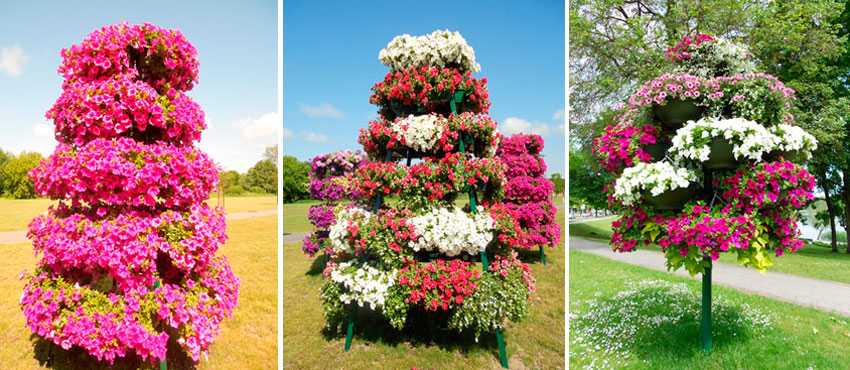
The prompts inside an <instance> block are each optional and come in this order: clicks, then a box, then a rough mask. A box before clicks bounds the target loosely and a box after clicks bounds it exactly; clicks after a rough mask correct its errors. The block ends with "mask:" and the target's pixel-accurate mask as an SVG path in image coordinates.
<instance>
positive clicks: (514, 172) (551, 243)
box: [496, 134, 561, 264]
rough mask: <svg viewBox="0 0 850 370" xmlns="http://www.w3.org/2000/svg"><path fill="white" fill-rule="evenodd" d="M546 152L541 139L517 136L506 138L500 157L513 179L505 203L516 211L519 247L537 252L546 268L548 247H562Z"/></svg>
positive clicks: (532, 135)
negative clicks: (543, 154) (544, 154)
mask: <svg viewBox="0 0 850 370" xmlns="http://www.w3.org/2000/svg"><path fill="white" fill-rule="evenodd" d="M542 150H543V138H542V137H540V136H539V135H534V134H531V135H525V134H517V135H513V136H510V137H506V138H502V141H501V142H500V144H499V149H498V150H497V151H496V155H497V156H498V157H499V159H500V160H501V161H502V163H504V164H505V176H506V177H507V178H508V179H510V180H508V183H507V189H506V190H505V194H506V195H505V199H504V202H505V204H506V205H507V206H508V208H510V209H511V210H513V211H514V215H515V217H516V219H517V222H518V223H519V225H520V228H521V231H520V236H519V238H518V241H519V243H518V247H519V248H523V249H527V250H532V249H534V248H537V249H538V251H539V253H540V260H541V261H542V262H543V264H546V250H545V247H552V248H554V247H555V246H557V245H558V243H559V242H560V240H561V228H560V227H559V226H558V223H557V222H556V220H555V216H556V214H557V212H558V208H557V207H556V206H555V204H554V201H553V199H552V195H553V193H554V186H553V185H552V183H551V181H549V179H547V178H546V177H544V174H545V173H546V162H545V161H544V160H543V157H542V156H541V155H540V152H541V151H542Z"/></svg>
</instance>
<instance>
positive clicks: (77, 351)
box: [30, 331, 195, 370]
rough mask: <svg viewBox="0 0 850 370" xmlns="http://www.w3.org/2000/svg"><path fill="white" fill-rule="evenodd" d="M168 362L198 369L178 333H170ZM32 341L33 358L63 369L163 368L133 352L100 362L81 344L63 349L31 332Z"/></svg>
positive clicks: (173, 368)
mask: <svg viewBox="0 0 850 370" xmlns="http://www.w3.org/2000/svg"><path fill="white" fill-rule="evenodd" d="M168 335H169V339H168V352H167V361H168V362H167V365H168V369H169V370H182V369H194V368H195V364H194V363H193V362H192V359H191V358H189V357H188V356H187V355H186V353H185V352H184V351H183V350H182V349H180V347H179V345H178V344H177V341H176V339H175V338H177V335H176V333H175V332H172V331H169V332H168ZM30 342H31V343H32V346H33V353H34V354H33V357H34V358H35V359H36V360H37V361H38V363H39V365H41V366H44V367H47V368H51V369H62V370H83V369H85V370H88V369H91V370H100V369H103V370H106V369H120V370H123V369H128V370H129V369H150V370H154V369H159V362H158V361H157V362H154V363H152V362H150V361H146V360H143V359H142V358H141V357H139V356H137V355H136V354H135V353H132V351H130V352H128V354H127V355H126V356H124V357H122V358H116V359H115V361H114V362H113V363H112V364H109V363H108V362H106V361H105V360H104V361H100V360H98V359H97V357H94V356H92V355H90V354H88V353H87V352H86V351H85V350H83V349H81V348H80V347H77V346H74V347H71V348H70V349H67V350H66V349H63V348H62V347H60V346H58V345H56V344H55V343H53V342H51V341H48V340H45V339H43V338H41V337H39V336H38V335H35V334H31V335H30Z"/></svg>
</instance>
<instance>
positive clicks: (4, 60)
mask: <svg viewBox="0 0 850 370" xmlns="http://www.w3.org/2000/svg"><path fill="white" fill-rule="evenodd" d="M29 60H30V57H29V56H27V55H26V54H24V49H21V47H20V46H17V45H16V46H12V47H10V48H0V71H3V72H6V74H8V75H9V76H12V77H15V76H20V75H21V73H23V72H24V64H27V62H29Z"/></svg>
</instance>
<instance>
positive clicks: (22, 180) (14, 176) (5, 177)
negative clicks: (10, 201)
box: [0, 152, 42, 199]
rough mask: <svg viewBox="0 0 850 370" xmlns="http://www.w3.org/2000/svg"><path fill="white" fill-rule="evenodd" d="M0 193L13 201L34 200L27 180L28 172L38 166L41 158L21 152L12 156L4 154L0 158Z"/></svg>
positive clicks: (29, 181) (30, 153)
mask: <svg viewBox="0 0 850 370" xmlns="http://www.w3.org/2000/svg"><path fill="white" fill-rule="evenodd" d="M3 156H7V158H8V159H6V160H3V159H2V158H0V191H2V195H3V196H5V197H10V198H15V199H30V198H35V190H34V189H33V185H32V181H31V180H30V178H29V171H30V170H32V169H33V168H35V166H37V165H38V162H40V161H41V159H42V156H41V154H39V153H36V152H22V153H21V154H20V155H17V156H12V155H8V154H6V153H3V154H2V155H0V157H3Z"/></svg>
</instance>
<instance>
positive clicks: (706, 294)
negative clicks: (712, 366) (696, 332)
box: [700, 256, 712, 353]
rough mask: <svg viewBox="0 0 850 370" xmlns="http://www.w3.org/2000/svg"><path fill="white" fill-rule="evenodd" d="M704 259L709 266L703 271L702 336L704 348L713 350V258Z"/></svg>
mask: <svg viewBox="0 0 850 370" xmlns="http://www.w3.org/2000/svg"><path fill="white" fill-rule="evenodd" d="M704 261H706V262H708V267H706V268H705V270H704V272H703V273H702V322H701V323H700V336H701V337H702V350H703V351H705V353H709V352H711V268H712V264H711V259H710V258H709V257H708V256H706V257H704Z"/></svg>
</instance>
